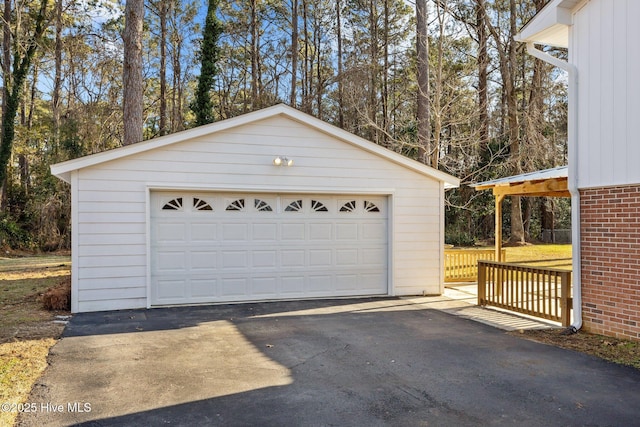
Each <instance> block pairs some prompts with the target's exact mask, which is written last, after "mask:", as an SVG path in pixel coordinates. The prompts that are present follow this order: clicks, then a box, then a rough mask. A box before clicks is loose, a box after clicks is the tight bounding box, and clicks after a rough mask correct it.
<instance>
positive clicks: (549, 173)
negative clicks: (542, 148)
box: [473, 166, 571, 261]
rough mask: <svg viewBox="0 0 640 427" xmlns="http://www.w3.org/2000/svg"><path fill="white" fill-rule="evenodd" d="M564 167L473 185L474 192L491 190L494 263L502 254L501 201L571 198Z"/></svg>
mask: <svg viewBox="0 0 640 427" xmlns="http://www.w3.org/2000/svg"><path fill="white" fill-rule="evenodd" d="M567 177H568V171H567V167H566V166H562V167H558V168H553V169H546V170H542V171H538V172H530V173H525V174H522V175H515V176H510V177H507V178H499V179H494V180H491V181H485V182H480V183H478V184H473V187H474V188H475V189H476V191H480V190H489V189H492V190H493V195H494V196H495V203H496V229H495V241H496V255H495V256H496V258H495V259H496V261H501V260H500V253H501V252H502V201H503V200H504V198H505V197H506V196H529V197H571V194H570V193H569V189H568V187H567Z"/></svg>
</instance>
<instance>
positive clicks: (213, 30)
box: [191, 0, 222, 126]
mask: <svg viewBox="0 0 640 427" xmlns="http://www.w3.org/2000/svg"><path fill="white" fill-rule="evenodd" d="M217 10H218V0H209V7H208V9H207V18H206V21H205V24H204V33H203V38H202V46H201V49H200V61H201V65H200V77H199V78H198V88H197V89H196V99H195V100H194V102H193V103H192V104H191V110H192V111H193V112H194V114H195V115H196V126H202V125H206V124H208V123H211V122H213V120H214V118H213V102H212V101H211V93H210V92H211V89H212V88H213V83H214V78H215V76H216V74H217V71H218V69H217V66H216V62H217V61H218V57H219V56H220V49H219V47H218V39H219V38H220V34H221V33H222V25H221V23H220V20H219V19H218V17H217V15H216V11H217Z"/></svg>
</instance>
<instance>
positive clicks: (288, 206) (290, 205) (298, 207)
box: [283, 199, 302, 212]
mask: <svg viewBox="0 0 640 427" xmlns="http://www.w3.org/2000/svg"><path fill="white" fill-rule="evenodd" d="M283 205H284V206H285V208H284V211H285V212H302V199H296V200H287V199H284V203H283Z"/></svg>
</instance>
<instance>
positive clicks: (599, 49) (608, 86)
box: [570, 0, 640, 188]
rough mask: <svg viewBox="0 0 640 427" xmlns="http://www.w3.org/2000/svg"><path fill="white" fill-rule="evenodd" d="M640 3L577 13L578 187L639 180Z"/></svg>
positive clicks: (604, 1)
mask: <svg viewBox="0 0 640 427" xmlns="http://www.w3.org/2000/svg"><path fill="white" fill-rule="evenodd" d="M638 16H640V2H639V1H637V0H599V1H591V2H588V3H586V4H585V6H584V7H582V8H581V9H579V10H578V11H577V12H576V13H575V15H574V21H573V28H572V33H571V34H572V35H571V37H572V39H571V49H570V51H571V62H572V63H574V64H575V65H576V66H577V68H578V126H579V128H578V158H577V159H576V160H577V166H578V168H577V169H578V185H579V187H580V188H593V187H603V186H613V185H627V184H637V183H640V168H639V167H638V161H639V160H640V133H638V131H637V129H636V127H637V123H638V119H639V118H640V55H638V54H637V50H638V49H639V47H638V41H639V40H640V26H639V25H638V24H637V17H638Z"/></svg>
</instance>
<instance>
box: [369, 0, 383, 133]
mask: <svg viewBox="0 0 640 427" xmlns="http://www.w3.org/2000/svg"><path fill="white" fill-rule="evenodd" d="M376 12H377V11H376V1H375V0H369V33H370V42H369V68H370V69H369V102H368V104H369V105H368V111H369V139H370V140H371V141H373V142H375V143H376V144H378V143H379V142H380V141H379V138H378V123H377V120H376V110H377V107H378V105H377V102H376V101H377V99H376V98H377V97H376V95H377V90H376V89H377V88H376V85H377V83H378V20H377V16H376V14H377V13H376Z"/></svg>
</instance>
